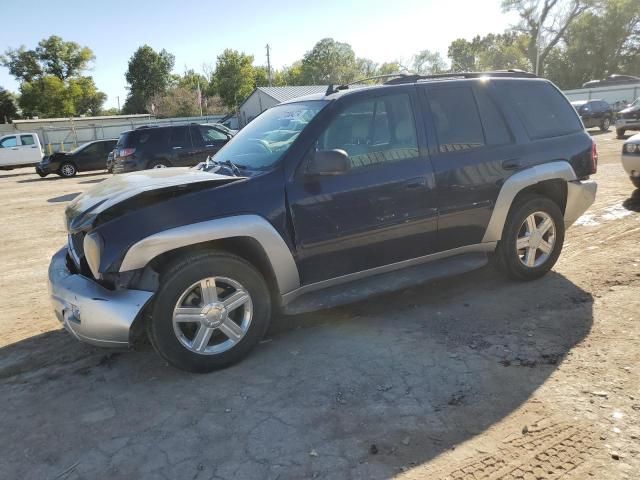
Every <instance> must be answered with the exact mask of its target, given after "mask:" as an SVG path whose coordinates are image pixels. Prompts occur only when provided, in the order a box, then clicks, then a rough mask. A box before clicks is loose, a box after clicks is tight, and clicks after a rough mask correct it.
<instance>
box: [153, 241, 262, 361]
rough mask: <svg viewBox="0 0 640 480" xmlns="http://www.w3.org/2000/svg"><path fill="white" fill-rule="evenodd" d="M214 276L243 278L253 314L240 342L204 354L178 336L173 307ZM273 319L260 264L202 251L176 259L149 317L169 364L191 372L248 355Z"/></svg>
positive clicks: (157, 344) (156, 341) (164, 276)
mask: <svg viewBox="0 0 640 480" xmlns="http://www.w3.org/2000/svg"><path fill="white" fill-rule="evenodd" d="M213 276H215V277H227V278H230V279H234V280H236V281H237V282H239V283H240V284H241V285H242V286H243V287H244V289H245V290H246V291H247V292H248V293H249V296H250V297H251V304H252V309H253V315H252V319H251V323H250V324H249V326H248V329H247V330H246V333H245V334H244V336H243V337H242V338H241V339H240V340H239V341H238V343H236V344H235V345H233V346H232V347H231V348H229V349H228V350H226V351H224V352H222V353H215V354H200V353H196V352H194V351H191V350H189V349H188V348H187V347H185V346H184V345H183V344H182V343H181V341H180V340H179V339H178V336H177V335H176V332H175V331H174V327H173V311H174V308H175V307H176V304H177V302H178V300H179V299H180V297H181V296H182V294H183V292H185V290H188V289H189V286H190V285H193V284H194V283H197V282H199V281H201V280H203V279H205V278H208V277H213ZM270 320H271V296H270V293H269V289H268V287H267V284H266V282H265V280H264V278H263V277H262V275H261V274H260V272H258V270H257V269H256V268H254V267H253V266H252V265H251V264H250V263H248V262H247V261H245V260H244V259H242V258H240V257H237V256H235V255H231V254H228V253H225V252H200V253H192V254H187V255H185V256H183V257H182V258H181V259H178V260H176V261H175V262H174V263H173V264H172V265H170V266H168V267H167V269H166V270H165V272H164V273H163V274H162V275H161V280H160V289H159V290H158V292H157V293H156V296H155V300H154V304H153V307H152V309H151V317H150V318H149V319H148V321H147V334H148V337H149V340H150V341H151V344H152V345H153V347H154V348H155V350H156V351H157V352H158V353H159V354H160V356H162V358H164V359H165V360H166V361H167V362H169V364H171V365H173V366H175V367H177V368H179V369H181V370H185V371H188V372H194V373H206V372H211V371H213V370H217V369H220V368H224V367H228V366H230V365H232V364H234V363H236V362H238V361H240V360H241V359H242V358H244V357H245V356H246V355H247V354H248V353H249V352H250V351H251V349H252V348H253V347H255V345H256V344H257V343H258V342H259V341H260V340H261V339H262V337H263V336H264V334H265V332H266V331H267V328H268V326H269V322H270ZM212 338H213V336H212ZM209 341H210V340H209Z"/></svg>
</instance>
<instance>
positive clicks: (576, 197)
mask: <svg viewBox="0 0 640 480" xmlns="http://www.w3.org/2000/svg"><path fill="white" fill-rule="evenodd" d="M597 191H598V184H597V183H596V182H595V181H593V180H586V181H579V180H576V181H573V182H567V206H566V208H565V210H564V226H565V227H566V228H569V227H570V226H571V225H573V223H574V222H575V221H576V220H577V219H578V218H580V217H581V216H582V214H583V213H584V212H586V211H587V209H588V208H589V207H590V206H591V205H592V204H593V202H594V201H595V200H596V192H597Z"/></svg>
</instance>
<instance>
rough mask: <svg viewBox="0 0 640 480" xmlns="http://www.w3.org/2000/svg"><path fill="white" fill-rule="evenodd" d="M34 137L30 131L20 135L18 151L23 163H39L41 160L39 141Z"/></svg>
mask: <svg viewBox="0 0 640 480" xmlns="http://www.w3.org/2000/svg"><path fill="white" fill-rule="evenodd" d="M34 137H35V135H33V134H31V133H29V134H26V135H20V152H21V156H22V158H24V163H39V162H40V160H42V151H41V150H40V142H39V141H38V139H37V138H34Z"/></svg>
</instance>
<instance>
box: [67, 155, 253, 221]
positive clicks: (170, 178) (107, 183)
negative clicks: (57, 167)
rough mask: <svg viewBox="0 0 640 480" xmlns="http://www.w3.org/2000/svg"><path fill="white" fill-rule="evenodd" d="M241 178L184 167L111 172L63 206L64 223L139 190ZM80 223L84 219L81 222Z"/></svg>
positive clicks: (96, 212)
mask: <svg viewBox="0 0 640 480" xmlns="http://www.w3.org/2000/svg"><path fill="white" fill-rule="evenodd" d="M243 178H244V177H229V176H227V175H218V174H215V173H209V172H205V171H202V170H196V169H192V168H188V167H183V168H157V169H151V170H142V171H139V172H131V173H125V174H120V175H114V176H113V177H111V178H108V179H106V180H104V181H102V182H100V183H99V184H97V185H95V186H94V187H92V188H91V189H89V190H87V191H86V192H85V193H83V194H81V195H78V196H77V197H76V198H75V199H74V200H73V201H72V202H71V203H70V204H69V205H68V206H67V208H66V210H65V214H66V217H67V225H68V226H69V225H70V224H71V221H73V220H74V219H78V217H80V216H86V215H88V214H90V215H91V216H92V217H94V216H95V215H97V214H100V213H102V212H104V211H105V210H107V209H108V208H110V207H112V206H114V205H116V204H118V203H121V202H123V201H124V200H127V199H129V198H131V197H134V196H136V195H139V194H141V193H143V192H148V191H152V190H159V189H163V188H167V187H176V186H180V185H189V184H192V183H202V182H209V183H228V182H229V181H230V180H240V179H243ZM83 223H84V222H83Z"/></svg>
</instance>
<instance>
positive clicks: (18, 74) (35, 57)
mask: <svg viewBox="0 0 640 480" xmlns="http://www.w3.org/2000/svg"><path fill="white" fill-rule="evenodd" d="M94 59H95V57H94V55H93V52H92V51H91V49H90V48H88V47H83V46H81V45H78V44H77V43H76V42H65V41H64V40H63V39H62V38H60V37H58V36H56V35H52V36H50V37H49V38H45V39H43V40H40V42H39V43H38V46H37V47H36V48H35V49H34V50H27V49H26V47H24V46H21V47H20V48H9V49H8V50H7V51H6V52H5V54H4V56H3V57H2V59H1V60H2V64H3V65H4V66H5V67H7V68H8V69H9V73H11V75H13V76H14V77H15V78H16V79H17V80H19V81H25V82H30V81H32V80H34V79H36V78H38V77H41V76H43V75H54V76H56V77H58V78H59V79H60V80H67V79H68V78H71V77H75V76H79V75H80V74H81V73H82V72H83V71H84V70H86V69H87V67H88V66H89V62H91V61H92V60H94Z"/></svg>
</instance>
